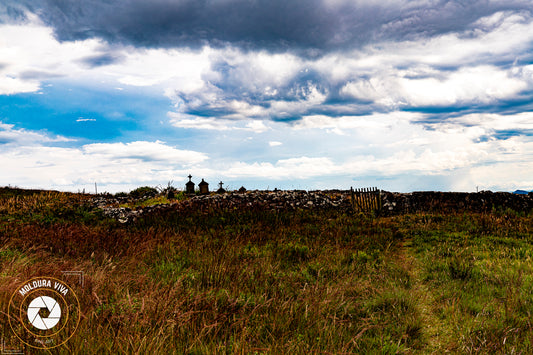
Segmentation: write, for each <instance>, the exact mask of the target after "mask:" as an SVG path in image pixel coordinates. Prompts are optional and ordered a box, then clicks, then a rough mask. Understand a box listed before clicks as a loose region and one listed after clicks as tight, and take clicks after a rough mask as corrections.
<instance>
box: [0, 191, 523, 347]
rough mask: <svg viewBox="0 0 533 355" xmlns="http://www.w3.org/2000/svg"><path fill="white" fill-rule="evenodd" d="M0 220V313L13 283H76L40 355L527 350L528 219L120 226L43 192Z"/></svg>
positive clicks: (211, 214)
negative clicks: (73, 299) (67, 333)
mask: <svg viewBox="0 0 533 355" xmlns="http://www.w3.org/2000/svg"><path fill="white" fill-rule="evenodd" d="M17 199H18V200H17ZM14 206H22V207H21V208H22V209H17V207H14ZM42 209H48V210H49V211H48V212H46V213H43V211H42ZM0 211H3V212H1V213H0V245H2V246H1V247H0V274H1V275H2V277H1V278H0V290H1V291H0V303H1V304H7V302H8V300H9V297H10V294H11V293H12V292H13V290H14V287H15V285H16V284H17V283H18V282H20V281H22V280H25V279H27V278H30V277H33V276H36V275H47V276H61V271H62V270H83V271H84V273H85V285H84V287H81V286H75V287H76V292H77V294H78V295H79V297H80V303H81V305H82V311H83V317H82V322H81V324H80V326H79V329H78V331H77V333H76V335H75V336H74V337H73V338H72V339H71V340H69V342H68V343H67V344H66V345H65V346H63V347H60V348H57V349H53V350H51V353H71V352H73V353H83V354H117V353H119V354H120V353H123V354H131V353H133V354H144V353H157V354H172V353H176V354H183V353H188V354H212V353H231V354H241V353H242V354H249V353H252V354H253V353H274V354H277V353H284V354H285V353H291V354H304V353H305V354H308V353H327V354H343V353H346V354H350V353H373V352H379V353H426V352H429V351H430V349H441V350H450V351H456V352H481V353H489V352H490V353H494V352H496V353H498V352H500V353H509V352H511V351H513V352H517V353H518V352H520V351H524V352H529V351H530V350H531V349H530V344H529V343H528V342H527V339H530V338H531V336H532V335H533V332H532V330H531V328H530V327H529V321H528V318H527V316H528V312H529V310H530V309H531V308H530V305H531V304H533V303H530V302H531V301H530V300H533V298H532V297H533V296H531V295H533V292H531V290H530V287H531V285H533V283H532V281H531V280H533V273H532V271H533V270H532V269H531V267H530V266H529V265H530V263H529V262H528V261H529V260H530V259H529V258H530V257H531V255H533V248H532V247H531V245H530V238H531V230H532V223H533V222H532V217H531V216H524V215H518V214H516V213H514V214H513V213H512V212H510V211H507V212H505V211H503V212H502V211H500V212H495V213H493V214H484V215H476V214H468V215H466V214H465V215H405V216H398V217H390V218H385V217H383V218H371V217H369V216H365V215H363V214H360V215H355V216H354V215H353V214H351V213H349V212H338V211H309V210H308V211H292V212H288V211H268V210H262V209H253V208H251V209H248V210H239V211H225V210H222V209H213V210H209V211H203V212H200V211H181V212H179V213H178V212H176V211H167V212H164V213H163V212H162V213H158V214H152V215H150V216H146V217H144V218H143V219H141V220H139V221H138V222H137V223H135V224H132V225H128V226H124V225H120V224H118V223H116V222H114V221H110V220H106V219H104V218H103V217H102V216H101V215H99V214H98V213H97V212H95V211H92V210H91V209H90V208H89V207H88V205H86V204H85V203H84V197H83V196H76V195H63V194H55V193H44V194H43V195H36V196H28V197H27V198H26V197H24V198H20V197H8V198H6V199H5V201H2V200H1V199H0ZM21 211H25V213H22V212H21ZM28 212H31V215H29V214H28ZM502 260H505V261H502ZM415 267H416V270H415V269H414V268H415ZM426 290H427V291H428V292H432V295H431V297H424V295H423V294H422V293H421V292H426ZM511 291H512V292H511ZM496 316H497V317H496ZM437 322H438V324H435V323H437ZM6 327H7V321H6V320H5V319H4V318H0V328H2V329H3V331H4V332H6V329H7V331H8V330H9V329H8V328H6ZM437 327H439V329H444V330H446V332H440V333H438V332H434V331H433V330H434V329H436V328H437ZM439 334H447V336H446V337H441V336H439ZM504 339H505V341H504Z"/></svg>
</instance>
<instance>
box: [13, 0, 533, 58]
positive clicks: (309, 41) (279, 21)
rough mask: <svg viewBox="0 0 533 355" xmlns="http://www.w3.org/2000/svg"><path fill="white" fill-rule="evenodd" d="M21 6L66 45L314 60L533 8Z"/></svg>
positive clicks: (131, 0) (221, 3)
mask: <svg viewBox="0 0 533 355" xmlns="http://www.w3.org/2000/svg"><path fill="white" fill-rule="evenodd" d="M21 4H24V5H26V8H27V9H28V10H29V11H31V12H35V13H38V14H39V16H40V17H41V18H42V19H43V21H44V22H45V23H46V24H47V25H50V26H51V27H53V28H54V33H55V35H56V36H57V38H58V39H59V40H61V41H75V40H85V39H88V38H93V37H100V38H103V39H105V40H106V41H108V42H110V43H122V44H131V45H134V46H143V47H152V48H154V47H166V48H169V47H202V46H204V45H210V46H215V47H216V46H224V45H226V44H228V43H230V44H232V45H235V46H239V47H242V48H248V49H267V50H272V51H276V52H285V51H287V50H291V51H292V50H302V51H304V52H305V53H307V54H310V55H313V54H317V53H318V54H321V53H323V52H324V51H329V50H345V49H347V48H358V47H361V46H363V45H365V44H368V43H371V42H376V41H383V40H404V39H417V38H420V37H430V36H435V35H439V34H446V33H450V32H457V31H463V30H467V29H469V28H471V26H472V24H473V23H475V22H476V21H477V20H479V19H480V18H482V17H486V16H490V15H491V14H493V13H496V12H501V11H506V10H510V11H520V10H524V11H529V10H530V8H531V4H530V3H529V1H516V0H515V1H513V0H506V1H494V0H493V1H486V0H478V1H467V2H465V1H437V0H435V1H422V0H421V1H407V0H398V1H381V2H377V1H342V0H340V1H339V0H292V1H285V0H268V1H266V0H257V1H248V0H216V1H208V0H179V1H176V0H157V1H145V0H125V1H114V2H110V1H105V0H90V1H60V0H32V1H28V0H23V1H22V2H21V1H16V2H15V1H12V0H8V1H7V3H6V4H5V5H4V10H3V12H4V13H6V14H8V16H9V17H10V18H22V17H23V12H22V11H23V9H24V8H23V7H22V5H21ZM4 17H5V16H4ZM489 25H490V24H489Z"/></svg>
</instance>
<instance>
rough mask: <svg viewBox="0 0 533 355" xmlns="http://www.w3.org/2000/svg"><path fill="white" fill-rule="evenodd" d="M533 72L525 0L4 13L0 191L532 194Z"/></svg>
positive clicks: (26, 5)
mask: <svg viewBox="0 0 533 355" xmlns="http://www.w3.org/2000/svg"><path fill="white" fill-rule="evenodd" d="M531 63H533V11H532V10H531V2H530V1H529V0H528V1H525V0H523V1H522V0H508V1H503V0H501V1H500V0H490V1H489V0H479V1H466V2H465V1H453V0H452V1H441V0H415V1H407V0H386V1H371V0H367V1H363V0H355V1H353V0H295V1H281V0H272V1H262V0H255V1H248V0H209V1H208V0H172V1H171V0H157V1H144V0H143V1H141V0H125V1H107V0H88V1H60V0H34V1H30V0H22V1H14V0H7V1H3V2H2V4H0V120H1V122H2V123H0V148H1V149H2V151H1V154H0V163H1V164H2V166H3V167H7V170H9V173H6V174H3V175H2V179H3V180H2V181H5V183H12V182H13V183H19V184H23V183H25V184H27V185H28V186H46V184H49V185H51V186H64V187H65V188H67V187H70V188H74V187H76V186H81V185H83V184H87V183H90V182H91V181H98V182H101V183H104V182H106V183H108V184H118V185H117V187H116V188H118V186H119V184H121V182H122V184H123V185H124V184H129V185H132V186H133V185H135V184H138V183H143V184H147V183H161V179H163V180H167V181H168V180H174V179H177V178H178V176H186V175H188V174H189V173H192V174H193V175H195V176H198V175H199V174H202V175H203V177H205V178H216V179H218V178H224V179H225V180H228V179H229V181H230V182H231V181H233V182H234V183H235V184H238V185H239V186H240V185H241V183H242V182H241V180H244V181H246V182H249V183H250V184H255V186H258V187H263V188H264V187H266V186H265V185H268V181H276V183H279V184H280V187H294V186H300V185H298V184H299V182H298V181H304V184H305V186H302V187H306V186H307V187H311V186H312V187H316V188H318V187H323V188H325V187H332V186H331V184H332V183H334V184H337V185H335V186H339V184H340V185H341V186H344V187H347V186H349V185H351V184H352V183H354V182H357V183H361V184H363V183H365V184H366V183H372V184H373V183H374V182H375V181H376V180H379V181H380V182H382V183H383V184H384V185H385V186H384V187H385V188H389V189H399V190H401V189H403V190H406V189H407V190H409V189H417V188H420V187H419V185H417V184H420V186H422V187H428V188H440V189H462V190H473V189H474V187H475V186H481V187H482V188H493V189H512V188H524V189H529V188H531V187H533V181H532V180H531V178H529V177H530V176H533V171H532V170H531V169H532V168H531V166H533V164H532V163H533V153H532V152H533V127H532V124H533V116H532V114H531V112H533V103H532V102H533V65H532V64H531ZM71 92H74V93H75V94H70V93H71ZM140 108H142V110H140ZM65 132H66V133H65ZM97 132H98V134H101V135H98V134H97ZM66 137H69V138H68V139H67V138H66ZM95 137H96V138H95ZM208 157H209V159H208ZM39 181H42V185H39ZM163 182H165V181H163ZM0 183H1V181H0ZM432 184H436V186H435V187H432V186H433V185H432ZM129 185H128V186H129ZM110 186H111V185H110ZM110 190H111V188H110Z"/></svg>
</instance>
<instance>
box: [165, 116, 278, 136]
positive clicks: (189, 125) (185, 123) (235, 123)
mask: <svg viewBox="0 0 533 355" xmlns="http://www.w3.org/2000/svg"><path fill="white" fill-rule="evenodd" d="M167 116H168V117H169V118H170V123H171V124H172V125H173V126H174V127H177V128H185V129H198V130H217V131H228V130H241V131H250V132H255V133H263V132H266V131H268V130H270V127H268V126H267V125H266V124H265V123H264V122H263V121H260V120H250V119H241V120H229V119H223V118H215V117H197V116H192V115H187V114H182V113H179V112H168V113H167Z"/></svg>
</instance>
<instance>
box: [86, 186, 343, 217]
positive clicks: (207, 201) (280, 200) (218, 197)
mask: <svg viewBox="0 0 533 355" xmlns="http://www.w3.org/2000/svg"><path fill="white" fill-rule="evenodd" d="M349 195H350V192H349V191H344V192H342V191H338V190H335V191H309V192H307V191H301V190H297V191H281V190H279V191H247V192H244V193H239V192H228V193H224V194H211V195H195V196H192V197H190V198H188V199H187V200H184V201H180V202H173V203H169V204H157V205H153V206H148V207H137V208H135V209H132V208H128V207H119V206H120V205H121V204H124V203H126V202H128V200H124V199H123V198H119V199H117V198H114V197H110V196H108V197H104V196H102V197H96V198H94V199H93V204H94V205H95V207H97V208H99V209H101V210H102V211H103V213H104V215H105V216H107V217H110V218H114V219H116V220H118V221H119V222H121V223H127V222H130V221H134V220H135V219H137V218H138V217H140V216H142V215H144V214H146V213H151V212H154V211H161V210H168V209H176V210H185V209H195V210H200V211H202V210H208V209H216V208H223V209H241V208H253V207H259V208H267V209H279V210H281V209H284V210H294V209H311V208H313V209H329V208H339V209H349V208H350V200H349ZM129 202H131V201H129Z"/></svg>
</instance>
